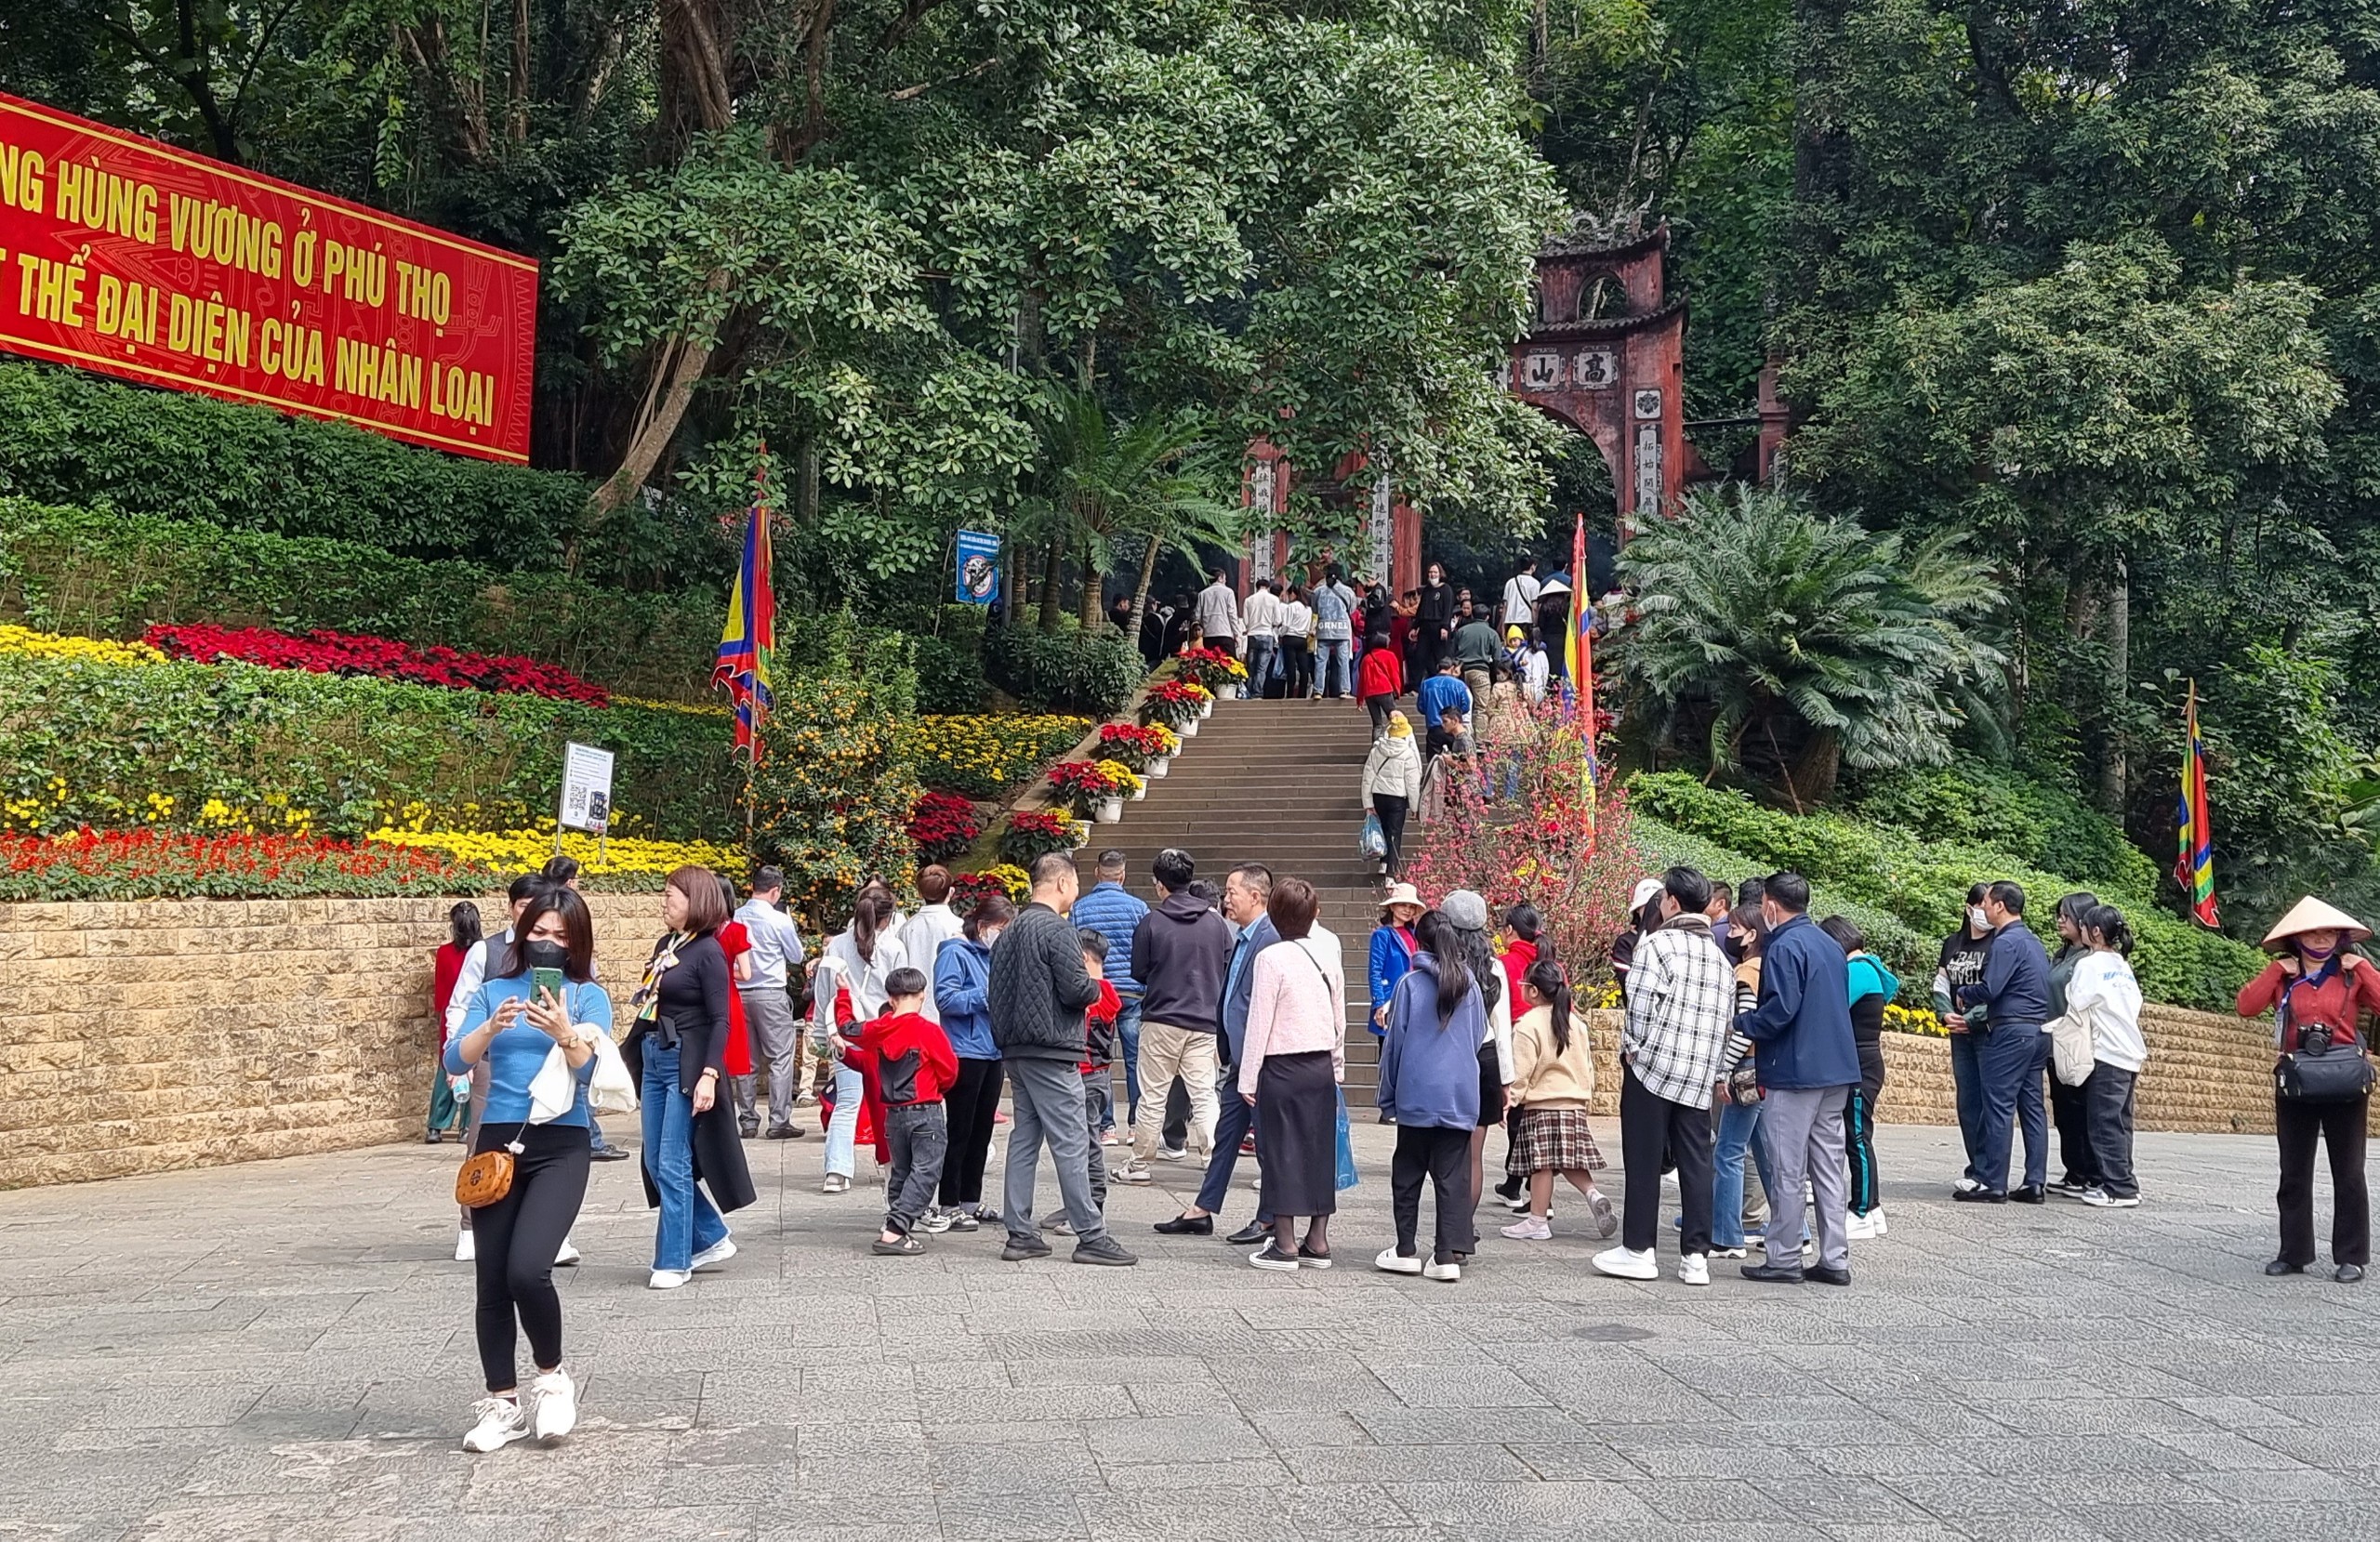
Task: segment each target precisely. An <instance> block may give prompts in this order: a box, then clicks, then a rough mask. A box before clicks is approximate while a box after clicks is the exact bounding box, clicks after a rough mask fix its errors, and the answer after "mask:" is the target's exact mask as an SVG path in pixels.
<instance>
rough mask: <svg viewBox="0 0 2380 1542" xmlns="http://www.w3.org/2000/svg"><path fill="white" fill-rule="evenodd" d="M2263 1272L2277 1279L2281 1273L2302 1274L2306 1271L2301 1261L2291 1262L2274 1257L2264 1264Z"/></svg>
mask: <svg viewBox="0 0 2380 1542" xmlns="http://www.w3.org/2000/svg"><path fill="white" fill-rule="evenodd" d="M2265 1272H2266V1273H2267V1274H2268V1275H2270V1276H2271V1277H2272V1278H2274V1279H2279V1278H2280V1277H2281V1276H2282V1275H2283V1274H2303V1273H2305V1272H2306V1266H2305V1265H2304V1264H2302V1263H2291V1262H2290V1261H2289V1260H2288V1259H2273V1261H2272V1262H2270V1263H2268V1264H2267V1265H2265Z"/></svg>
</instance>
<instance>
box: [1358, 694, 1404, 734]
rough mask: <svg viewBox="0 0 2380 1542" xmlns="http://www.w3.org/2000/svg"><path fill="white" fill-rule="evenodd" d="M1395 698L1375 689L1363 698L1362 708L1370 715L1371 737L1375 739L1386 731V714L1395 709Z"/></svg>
mask: <svg viewBox="0 0 2380 1542" xmlns="http://www.w3.org/2000/svg"><path fill="white" fill-rule="evenodd" d="M1395 705H1396V698H1395V696H1393V695H1391V694H1389V692H1385V691H1377V692H1373V693H1372V694H1370V695H1369V696H1366V697H1365V698H1364V710H1365V711H1366V712H1368V713H1369V714H1370V715H1371V719H1372V737H1373V738H1375V739H1377V738H1379V737H1380V736H1381V735H1382V734H1383V733H1386V732H1387V731H1388V715H1389V713H1390V712H1391V711H1392V710H1394V709H1395Z"/></svg>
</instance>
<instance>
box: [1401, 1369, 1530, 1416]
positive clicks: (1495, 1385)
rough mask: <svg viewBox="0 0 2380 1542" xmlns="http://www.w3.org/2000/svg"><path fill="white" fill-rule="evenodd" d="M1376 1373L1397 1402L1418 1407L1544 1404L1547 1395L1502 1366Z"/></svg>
mask: <svg viewBox="0 0 2380 1542" xmlns="http://www.w3.org/2000/svg"><path fill="white" fill-rule="evenodd" d="M1373 1374H1374V1375H1376V1376H1378V1377H1380V1379H1381V1384H1382V1386H1384V1387H1386V1388H1387V1389H1388V1390H1390V1391H1391V1392H1393V1393H1395V1396H1396V1399H1397V1401H1398V1402H1400V1403H1403V1404H1408V1406H1411V1407H1415V1408H1476V1407H1482V1406H1485V1407H1491V1408H1492V1407H1511V1406H1514V1405H1515V1404H1544V1402H1545V1398H1544V1394H1543V1393H1541V1392H1540V1391H1539V1390H1537V1389H1536V1388H1534V1387H1532V1386H1530V1385H1529V1384H1528V1383H1527V1382H1526V1381H1524V1380H1522V1379H1521V1378H1520V1377H1518V1376H1515V1375H1514V1373H1512V1372H1511V1371H1508V1370H1505V1369H1504V1368H1503V1367H1502V1366H1501V1365H1486V1364H1435V1365H1403V1364H1379V1365H1375V1366H1374V1367H1373Z"/></svg>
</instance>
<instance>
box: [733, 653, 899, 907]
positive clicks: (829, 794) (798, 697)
mask: <svg viewBox="0 0 2380 1542" xmlns="http://www.w3.org/2000/svg"><path fill="white" fill-rule="evenodd" d="M908 709H909V703H908V701H907V699H906V695H905V693H904V692H903V691H902V690H901V689H900V688H899V686H898V684H897V683H896V682H888V681H887V680H886V679H884V678H883V677H882V676H880V675H875V674H866V673H861V672H858V671H855V670H853V669H852V668H850V667H849V666H843V667H839V668H835V669H831V670H830V671H829V672H828V673H826V675H824V676H822V677H819V678H816V679H804V680H801V681H799V682H796V683H795V684H793V685H792V686H791V687H790V688H788V689H781V690H779V692H777V705H776V712H775V715H774V717H773V718H771V719H770V726H769V731H768V746H769V753H768V758H766V759H764V760H762V761H761V762H760V767H759V769H758V771H757V772H756V774H755V776H754V778H753V784H752V794H753V817H754V822H755V823H754V829H753V835H752V851H753V855H754V856H755V857H756V858H757V859H758V860H759V861H761V862H764V863H774V864H775V865H776V866H779V867H782V868H783V869H785V876H786V903H787V907H788V908H789V909H790V910H792V911H793V912H794V913H795V914H796V915H798V916H801V917H802V918H803V920H804V921H805V922H806V923H807V924H809V925H810V926H812V927H813V928H821V929H827V930H831V929H833V928H834V927H836V926H839V925H840V923H841V922H842V921H843V920H844V919H847V918H848V917H849V916H850V914H851V902H852V899H853V896H854V895H855V894H857V893H858V892H859V888H860V885H862V884H863V883H865V882H866V881H867V879H868V878H870V877H871V876H880V877H882V878H884V879H886V880H887V881H888V882H890V883H892V884H893V885H895V886H896V887H906V885H907V884H908V883H909V881H910V876H911V874H912V873H913V872H914V871H915V870H916V867H917V860H918V859H917V848H916V846H915V845H914V844H912V843H911V841H910V839H909V814H910V811H912V810H913V809H914V808H915V807H916V805H917V801H918V794H919V791H920V790H921V789H920V787H919V783H918V779H917V774H916V772H915V771H913V770H912V769H911V766H910V763H909V760H908V758H907V757H906V754H905V753H904V750H903V743H902V724H903V721H904V719H905V718H906V717H907V715H908Z"/></svg>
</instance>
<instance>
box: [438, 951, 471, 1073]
mask: <svg viewBox="0 0 2380 1542" xmlns="http://www.w3.org/2000/svg"><path fill="white" fill-rule="evenodd" d="M464 951H465V950H463V949H461V948H458V947H456V945H455V944H454V943H452V942H441V943H439V944H438V950H437V952H435V953H433V954H431V955H430V1015H431V1016H433V1017H435V1018H436V1019H437V1020H438V1048H441V1049H443V1048H446V1004H447V1003H448V1002H450V1001H452V1000H454V999H455V985H456V982H458V981H460V980H461V979H462V978H463V955H464Z"/></svg>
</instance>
